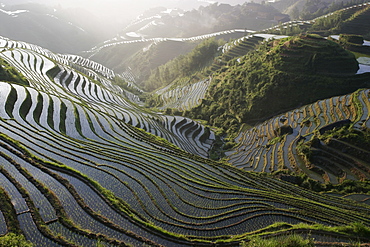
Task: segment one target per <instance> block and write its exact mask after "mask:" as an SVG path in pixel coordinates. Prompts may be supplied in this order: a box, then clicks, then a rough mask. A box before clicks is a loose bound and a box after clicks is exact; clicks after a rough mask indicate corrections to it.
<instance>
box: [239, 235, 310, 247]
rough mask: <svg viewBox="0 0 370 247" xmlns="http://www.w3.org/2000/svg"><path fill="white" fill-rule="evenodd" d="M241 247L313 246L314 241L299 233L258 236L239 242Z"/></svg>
mask: <svg viewBox="0 0 370 247" xmlns="http://www.w3.org/2000/svg"><path fill="white" fill-rule="evenodd" d="M241 246H242V247H313V246H315V245H314V242H313V240H312V239H310V238H303V237H302V236H300V235H294V234H293V235H288V236H281V237H275V238H269V239H263V238H260V237H255V238H252V239H251V240H250V241H249V242H244V243H242V244H241Z"/></svg>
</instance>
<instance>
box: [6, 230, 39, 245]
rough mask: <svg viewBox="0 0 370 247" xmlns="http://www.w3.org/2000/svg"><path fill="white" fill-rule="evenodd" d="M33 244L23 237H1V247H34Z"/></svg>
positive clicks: (12, 234)
mask: <svg viewBox="0 0 370 247" xmlns="http://www.w3.org/2000/svg"><path fill="white" fill-rule="evenodd" d="M32 246H33V244H32V243H31V242H29V241H27V240H26V238H25V237H24V236H23V235H17V234H15V233H9V234H7V235H5V236H3V237H0V247H32Z"/></svg>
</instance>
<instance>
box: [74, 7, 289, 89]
mask: <svg viewBox="0 0 370 247" xmlns="http://www.w3.org/2000/svg"><path fill="white" fill-rule="evenodd" d="M279 17H282V18H284V17H285V20H288V16H282V15H281V13H280V12H279V11H277V10H276V9H274V8H272V7H271V6H268V5H262V4H257V3H244V4H242V5H236V6H232V5H229V4H218V3H214V4H210V5H208V6H201V7H199V8H198V9H193V10H191V11H182V10H180V9H166V8H156V9H152V10H149V11H147V12H146V13H144V14H143V15H141V16H139V17H138V18H137V19H135V20H134V21H133V22H132V23H130V24H129V25H128V26H127V27H125V28H124V29H123V30H122V31H121V32H120V33H118V34H117V35H116V36H115V37H113V38H111V39H110V40H107V41H105V42H104V43H101V44H98V45H96V46H95V47H93V48H92V49H90V50H88V51H86V52H84V53H80V55H82V56H84V57H88V58H89V59H92V60H94V61H96V62H99V63H101V64H103V65H105V66H107V67H110V68H112V69H114V71H116V72H117V73H123V72H126V71H127V70H128V68H129V67H130V68H131V69H133V70H132V73H133V74H134V75H135V78H136V80H137V82H139V83H141V82H143V81H145V80H146V79H147V78H148V75H149V74H150V72H151V71H150V69H152V70H155V69H156V68H157V67H158V66H160V65H163V64H165V63H166V62H168V61H170V60H172V59H175V58H176V57H177V56H179V55H184V54H186V53H187V52H189V51H191V49H193V48H194V47H196V46H197V45H198V44H199V42H200V41H204V40H205V39H208V38H210V37H215V38H216V39H223V40H224V41H229V40H230V39H238V38H241V37H243V36H245V35H246V34H247V33H249V32H250V31H251V30H259V29H263V28H268V27H270V26H271V24H272V23H277V21H276V18H279ZM160 54H162V55H163V54H166V55H164V56H162V55H160ZM145 61H148V62H147V63H148V64H147V66H144V65H143V63H145Z"/></svg>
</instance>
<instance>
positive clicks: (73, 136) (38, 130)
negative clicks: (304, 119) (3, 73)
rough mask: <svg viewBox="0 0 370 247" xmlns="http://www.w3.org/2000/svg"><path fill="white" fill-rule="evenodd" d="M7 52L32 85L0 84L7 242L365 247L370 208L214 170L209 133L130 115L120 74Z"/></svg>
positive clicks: (37, 51) (24, 46)
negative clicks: (20, 237)
mask: <svg viewBox="0 0 370 247" xmlns="http://www.w3.org/2000/svg"><path fill="white" fill-rule="evenodd" d="M0 47H1V51H2V52H0V57H1V59H3V60H4V61H6V63H8V64H10V65H11V66H12V67H14V69H15V70H16V71H18V72H19V73H21V74H22V75H23V76H24V77H25V78H26V79H27V81H28V82H29V84H28V85H19V84H17V83H12V82H11V81H10V82H9V81H1V82H0V84H1V85H0V96H1V99H3V100H2V101H1V102H0V129H1V135H0V159H1V164H2V165H1V167H0V178H1V179H0V187H1V193H0V196H1V198H2V202H3V203H2V204H1V207H0V217H1V219H4V220H1V221H0V230H1V232H0V235H4V234H6V233H7V232H9V233H10V232H15V233H18V234H19V232H23V233H24V235H25V236H26V239H28V240H30V241H31V242H33V243H34V244H35V245H36V246H76V245H78V246H96V245H97V246H99V245H109V246H129V245H132V246H143V245H151V246H194V245H195V246H215V245H218V246H238V245H239V244H240V243H241V241H247V242H248V241H249V240H250V239H251V238H252V237H254V236H256V235H259V236H262V237H267V238H268V237H271V236H276V235H281V234H290V233H295V234H300V235H302V236H304V237H306V236H310V237H312V238H314V241H315V243H317V244H320V243H325V242H342V243H349V242H352V241H358V242H368V241H369V239H368V235H367V233H368V231H369V229H368V227H370V220H369V218H368V215H369V213H370V207H369V206H368V205H366V204H364V203H357V202H354V201H352V200H347V199H343V198H338V197H332V196H329V195H324V194H319V193H315V192H311V191H308V190H306V189H302V188H299V187H297V186H294V185H292V184H291V183H288V182H284V181H282V180H278V179H275V178H269V177H265V176H262V175H260V174H257V173H250V172H245V171H242V170H239V169H237V168H235V167H232V166H230V165H228V164H224V163H221V162H215V161H211V160H209V159H207V155H208V151H209V149H210V147H211V144H212V141H213V139H214V134H213V133H212V131H210V130H209V129H208V128H205V127H203V126H202V125H200V124H199V123H197V122H195V121H193V120H191V119H188V118H184V117H174V116H167V115H163V114H157V113H155V112H152V111H150V110H148V109H142V108H140V107H139V106H137V105H136V104H133V103H132V102H131V101H130V100H129V98H130V96H132V94H131V93H129V92H126V91H125V90H123V89H121V88H119V87H117V86H114V84H113V81H112V80H114V78H115V77H116V76H117V75H116V74H115V73H114V72H113V71H112V70H110V69H108V68H106V67H104V66H102V65H100V64H98V63H95V62H92V61H89V60H87V59H84V58H81V57H78V56H62V55H58V54H55V53H52V52H50V51H48V50H45V49H43V48H41V47H39V46H35V45H30V44H28V43H25V42H16V41H12V40H9V39H6V38H1V39H0ZM358 222H361V223H358ZM359 229H360V230H359ZM359 231H361V234H362V235H359V234H358V233H359Z"/></svg>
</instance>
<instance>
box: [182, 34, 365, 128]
mask: <svg viewBox="0 0 370 247" xmlns="http://www.w3.org/2000/svg"><path fill="white" fill-rule="evenodd" d="M357 69H358V63H357V61H356V59H355V57H354V56H353V54H350V53H348V52H347V51H345V50H344V49H343V48H341V47H340V46H339V45H338V44H336V43H335V42H332V41H328V40H326V39H324V38H322V37H320V36H318V35H301V36H297V37H290V38H287V39H281V40H275V41H271V42H269V43H265V44H262V45H260V46H258V49H257V50H254V51H252V52H250V53H248V54H247V55H246V56H244V57H241V58H239V59H238V60H236V59H234V60H232V61H230V62H229V63H228V64H227V65H226V66H225V67H223V68H221V69H220V70H219V71H218V72H215V73H214V75H213V80H212V84H211V85H210V87H209V91H208V97H207V98H206V99H204V100H203V101H202V103H201V104H200V105H199V106H198V107H195V108H193V109H192V110H191V111H189V112H185V114H184V115H186V116H188V117H190V118H199V117H202V119H203V120H206V121H208V124H209V125H212V126H215V127H220V128H223V129H224V130H225V131H227V132H228V133H233V132H235V131H237V130H238V128H239V125H240V124H242V123H245V122H247V123H253V122H256V121H261V120H264V119H266V118H268V117H269V116H272V115H274V114H276V113H278V112H282V111H285V110H288V109H292V108H294V107H297V106H299V105H302V104H307V103H310V102H314V101H315V100H318V99H322V98H327V97H330V96H334V95H338V94H343V93H346V92H350V91H353V90H355V89H357V88H358V87H359V85H360V84H362V83H363V81H362V82H361V83H360V82H358V83H357V82H356V81H353V82H351V83H349V81H352V78H349V79H348V78H345V77H342V78H341V77H339V76H342V75H343V74H342V73H350V74H354V73H355V72H356V71H357ZM334 75H335V76H336V77H333V76H334Z"/></svg>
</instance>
